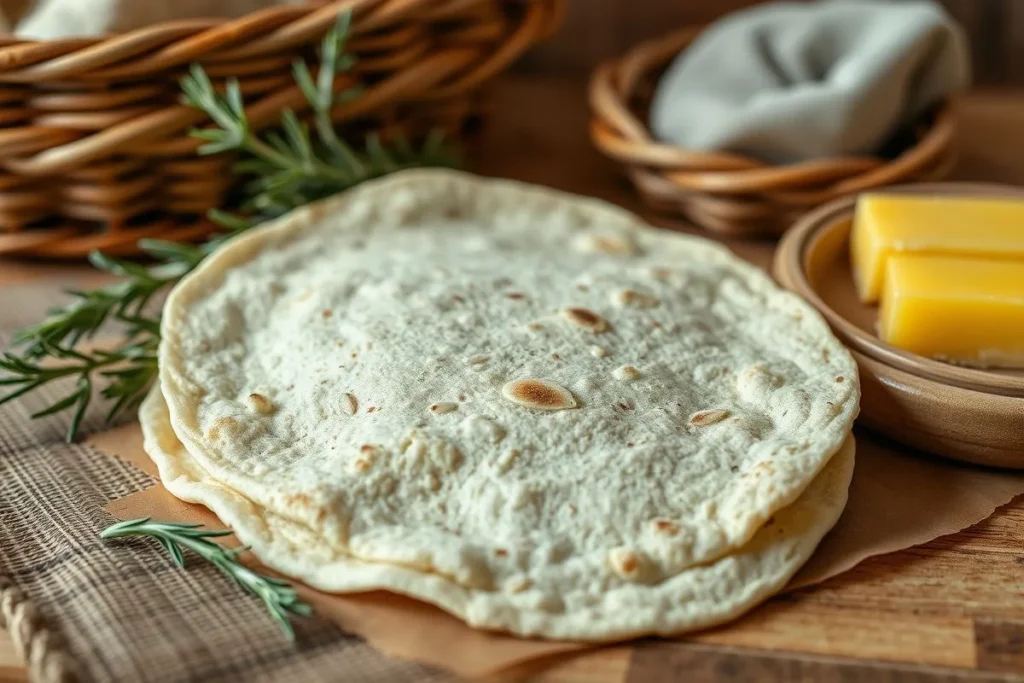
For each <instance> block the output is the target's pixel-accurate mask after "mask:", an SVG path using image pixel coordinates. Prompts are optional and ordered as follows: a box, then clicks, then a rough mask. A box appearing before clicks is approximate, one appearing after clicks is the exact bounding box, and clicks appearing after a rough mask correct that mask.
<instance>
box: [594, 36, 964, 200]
mask: <svg viewBox="0 0 1024 683" xmlns="http://www.w3.org/2000/svg"><path fill="white" fill-rule="evenodd" d="M704 28H705V26H704V25H696V26H687V27H684V28H682V29H678V30H676V31H672V32H670V33H668V34H667V35H665V36H661V37H658V38H654V39H651V40H648V41H644V42H642V43H640V44H638V45H636V46H634V47H633V48H631V49H630V50H628V51H627V52H626V53H625V54H623V55H622V56H621V57H619V58H617V59H612V60H608V61H605V62H603V63H602V64H601V65H599V66H598V68H597V69H596V70H595V71H594V73H593V75H592V77H591V81H590V88H589V98H590V104H591V108H592V110H593V113H594V118H593V119H592V121H591V124H590V125H591V136H592V138H593V139H594V141H595V143H596V144H597V146H598V147H599V148H600V149H601V150H602V151H603V152H604V153H605V154H607V155H608V156H609V157H611V158H613V159H615V160H617V161H619V162H621V163H625V164H629V165H637V166H642V167H644V168H647V169H651V170H654V171H661V172H663V173H666V174H668V175H669V176H670V177H671V179H672V180H673V181H674V182H676V183H677V184H679V185H680V186H681V187H685V188H687V189H690V190H694V191H703V192H710V193H725V194H734V193H749V192H757V191H768V190H783V189H786V188H791V187H792V188H796V187H800V186H804V185H806V183H807V182H809V181H810V182H814V184H816V185H819V186H820V185H822V184H825V183H827V181H828V178H831V177H834V178H835V182H834V183H829V184H831V185H832V186H833V187H835V188H836V190H837V191H839V192H848V191H856V189H857V187H858V186H860V185H873V184H876V183H875V181H876V178H878V177H880V176H883V177H884V176H888V175H889V174H891V173H894V172H896V171H899V170H900V169H899V168H894V167H896V166H917V165H921V164H926V163H927V162H929V161H930V160H932V159H933V158H934V157H935V156H936V155H938V154H940V153H941V152H942V151H943V150H944V149H945V148H947V147H948V146H949V143H950V142H951V139H952V136H953V133H954V129H955V125H954V118H955V117H954V110H955V105H956V101H957V97H956V96H951V97H947V98H945V99H944V100H943V101H941V102H940V103H938V104H937V105H936V106H935V107H934V108H933V110H932V112H930V115H932V116H933V117H934V118H933V121H932V124H931V125H930V126H928V129H927V130H926V131H925V132H924V134H923V135H921V136H920V137H919V138H918V139H917V141H916V142H915V144H913V145H911V146H909V147H907V148H906V149H904V150H903V151H901V152H900V154H899V155H897V156H896V157H893V158H882V157H877V156H836V157H829V158H824V159H813V160H807V161H800V162H794V163H791V164H772V163H768V162H764V161H761V160H758V159H755V158H753V157H750V156H747V155H744V154H739V153H736V152H729V151H714V150H697V149H692V148H687V147H682V146H678V145H673V144H671V143H667V142H663V141H659V140H657V139H655V138H654V136H653V135H652V134H651V131H650V129H649V128H648V126H647V124H646V122H644V121H643V120H642V119H641V117H639V116H637V115H636V112H635V110H634V108H633V105H634V103H633V99H634V96H635V87H636V86H637V84H638V83H639V82H641V81H642V80H643V79H644V78H646V77H648V76H650V74H651V73H652V72H654V71H657V70H660V69H662V68H664V67H665V65H667V63H668V62H669V61H671V60H672V59H673V58H674V57H675V56H676V55H678V54H679V52H680V51H681V50H683V49H685V47H686V46H687V45H688V44H689V43H690V42H692V40H693V39H694V38H696V37H697V36H698V35H699V34H700V33H701V31H703V30H704ZM796 203H804V202H802V201H797V202H796Z"/></svg>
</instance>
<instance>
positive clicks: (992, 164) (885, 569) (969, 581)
mask: <svg viewBox="0 0 1024 683" xmlns="http://www.w3.org/2000/svg"><path fill="white" fill-rule="evenodd" d="M584 87H585V81H584V79H582V78H574V79H537V78H531V77H516V78H510V79H507V80H506V81H505V82H504V83H502V84H501V85H500V87H498V88H497V90H496V92H495V97H494V100H493V101H492V103H491V108H492V113H493V119H492V122H491V123H490V124H489V125H488V126H487V127H486V128H485V130H484V131H483V133H482V137H481V139H480V140H479V142H478V144H476V145H475V146H474V148H473V150H472V152H473V158H474V160H475V168H476V169H477V170H479V171H480V172H483V173H486V174H491V175H503V176H508V177H512V178H518V179H522V180H528V181H532V182H538V183H543V184H548V185H552V186H555V187H558V188H561V189H564V190H569V191H575V192H581V193H586V194H592V195H597V196H601V197H604V198H606V199H609V200H611V201H615V202H617V203H620V204H623V205H625V206H627V207H629V208H632V209H637V208H638V203H637V201H636V198H635V196H634V195H633V193H632V190H631V188H630V187H629V185H628V184H627V183H626V182H625V181H624V179H623V178H622V177H621V176H620V175H619V171H618V169H617V168H616V167H615V166H614V165H613V164H611V163H610V162H609V161H607V160H606V159H604V158H603V157H602V156H601V155H599V154H598V153H597V152H596V151H594V150H593V149H592V148H591V146H590V143H589V141H588V139H587V136H586V131H585V125H586V122H587V119H588V114H587V110H586V106H585V99H584ZM962 110H963V131H962V134H961V135H960V140H959V143H960V146H961V148H962V154H961V158H962V159H963V162H962V166H961V168H960V169H959V170H958V172H957V177H958V178H960V179H980V180H993V181H1003V182H1011V183H1016V184H1022V183H1024V136H1022V135H1020V134H1019V128H1020V126H1021V122H1024V95H1007V94H1003V93H977V94H974V95H972V96H971V97H969V98H968V99H967V100H966V101H965V102H964V103H963V107H962ZM652 219H653V220H655V221H657V222H659V223H664V221H661V220H659V219H658V218H657V217H652ZM672 225H673V227H677V228H680V229H686V226H681V225H678V224H672ZM730 246H731V247H732V248H733V249H734V250H735V251H737V252H738V253H739V254H740V255H742V256H744V257H746V258H750V259H751V260H754V261H757V262H759V263H767V262H768V259H769V257H770V253H771V251H772V245H771V244H769V243H766V242H737V243H730ZM89 273H90V271H88V269H85V268H78V269H70V270H69V269H55V268H53V267H47V266H41V265H26V264H19V265H13V264H5V265H0V286H18V285H20V284H23V283H26V282H30V281H55V279H61V280H63V279H65V278H67V279H76V278H79V277H82V276H85V277H93V276H92V275H90V274H89ZM1022 529H1024V501H1018V502H1016V503H1013V504H1011V505H1009V506H1007V507H1005V508H1003V509H1002V510H1000V511H998V512H997V513H996V514H995V515H994V516H993V517H992V518H990V519H989V520H987V521H985V522H983V523H981V524H979V525H977V526H975V527H973V528H971V529H968V530H966V531H963V532H961V533H958V534H955V535H953V536H949V537H946V538H942V539H938V540H936V541H933V542H931V543H928V544H926V545H923V546H920V547H917V548H912V549H909V550H905V551H902V552H898V553H893V554H890V555H885V556H881V557H876V558H872V559H869V560H867V561H865V562H863V563H861V564H860V565H859V566H857V567H856V568H854V569H853V570H851V571H849V572H847V573H845V574H843V575H841V576H838V577H836V578H834V579H832V580H830V581H827V582H825V583H824V584H821V585H819V586H815V587H813V588H809V589H805V590H801V591H796V592H794V593H791V594H787V595H783V596H781V597H778V598H776V599H774V600H772V601H770V602H768V603H767V604H766V605H764V606H762V607H761V608H759V609H757V610H755V611H754V612H752V613H751V614H750V615H748V616H747V617H745V618H744V619H742V620H741V621H739V622H738V623H736V624H734V625H731V626H729V627H723V628H719V629H715V630H712V631H708V632H705V633H701V634H697V635H694V636H692V637H691V638H689V639H688V640H687V641H673V642H667V641H656V640H648V641H643V642H642V643H640V644H638V646H637V647H636V648H634V649H632V650H630V649H629V648H625V647H617V648H607V649H603V650H596V651H592V652H589V653H585V654H582V655H580V656H577V657H574V658H571V659H568V660H566V661H564V662H562V663H561V664H560V666H558V667H557V668H554V669H550V670H547V671H544V672H543V673H540V674H537V675H536V676H534V677H532V678H533V680H537V681H543V683H584V682H586V683H625V682H626V681H629V682H631V683H632V682H635V683H661V682H662V681H665V682H668V681H677V680H678V681H687V682H689V683H733V682H739V681H744V682H746V681H764V682H766V683H773V682H775V681H779V682H782V681H786V682H788V681H809V682H819V681H820V682H823V683H831V682H832V681H843V682H844V683H876V682H878V683H919V682H920V683H938V682H954V681H955V682H961V681H963V682H970V683H982V682H984V683H988V682H989V681H1009V680H1018V679H1020V677H1021V675H1024V580H1022V579H1024V533H1022V532H1021V530H1022ZM12 675H13V676H22V677H23V670H21V669H20V668H18V666H17V662H16V658H15V657H13V649H12V648H11V646H10V644H9V641H7V640H5V639H3V638H2V637H0V681H7V680H12V679H11V678H10V676H12ZM22 679H24V677H23V678H22ZM13 680H18V679H17V678H15V679H13Z"/></svg>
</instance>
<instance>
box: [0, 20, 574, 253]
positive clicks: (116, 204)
mask: <svg viewBox="0 0 1024 683" xmlns="http://www.w3.org/2000/svg"><path fill="white" fill-rule="evenodd" d="M563 9H564V0H309V1H308V2H307V3H305V4H301V5H278V6H273V7H270V8H268V9H265V10H262V11H259V12H255V13H253V14H250V15H248V16H245V17H240V18H237V19H196V20H184V21H174V22H168V23H162V24H157V25H154V26H149V27H146V28H141V29H138V30H135V31H131V32H128V33H124V34H113V35H108V36H102V37H96V38H69V39H62V40H51V41H27V40H21V39H18V38H15V37H13V36H0V256H13V255H17V256H33V257H48V258H81V257H83V256H85V255H87V254H88V253H89V252H90V251H92V250H93V249H102V250H104V251H106V252H107V253H110V254H117V255H130V254H134V253H137V251H136V250H137V247H136V243H137V241H138V240H139V239H140V238H143V237H148V238H154V237H158V238H161V239H166V240H191V239H198V238H201V237H202V236H204V235H205V234H207V233H209V232H210V231H211V230H212V229H213V225H212V224H211V223H209V222H208V221H207V220H206V219H205V218H204V215H205V213H206V211H207V210H209V209H211V208H214V207H219V206H221V205H222V203H223V202H224V201H225V198H226V197H228V196H229V192H230V191H231V190H232V186H233V184H234V183H235V178H234V176H233V174H232V172H231V165H232V162H233V161H234V157H233V156H232V155H231V154H217V155H213V156H206V157H200V156H197V154H196V151H197V149H198V148H199V147H200V146H201V145H202V144H203V143H202V141H200V140H197V139H196V138H194V137H192V136H190V134H189V131H190V129H191V128H193V127H196V126H202V125H203V124H204V123H205V121H206V115H205V114H204V113H202V112H199V111H197V110H195V109H192V108H190V107H188V106H186V105H184V104H183V103H182V101H181V87H180V84H179V83H180V79H181V77H182V76H183V75H184V74H185V73H186V72H187V71H188V69H189V67H190V65H192V64H198V65H200V66H201V67H203V69H204V70H205V71H206V73H207V74H208V75H209V77H210V78H211V79H212V81H213V83H214V84H215V85H216V86H217V87H219V88H223V86H224V82H225V80H226V79H227V78H237V79H238V81H239V84H240V88H241V92H242V94H243V96H244V97H245V102H246V113H247V116H248V118H249V122H250V124H251V127H252V129H253V130H255V131H259V130H261V129H264V128H267V127H270V126H275V125H278V124H279V122H280V117H281V113H282V111H283V110H284V109H286V108H291V109H294V110H295V111H296V112H297V114H298V115H299V116H300V117H302V116H304V111H305V110H306V109H308V104H307V102H306V101H305V98H304V96H303V94H302V91H301V89H300V88H299V87H298V86H297V85H296V83H295V80H294V77H293V75H292V64H293V62H294V61H295V60H297V59H305V60H307V61H309V60H313V59H314V58H315V50H316V47H317V45H318V44H319V42H320V40H321V38H322V37H323V35H324V34H325V33H327V31H328V30H329V29H330V28H331V27H332V26H333V25H334V24H335V22H336V21H337V19H338V16H339V15H340V14H342V13H344V12H351V15H352V25H351V31H350V39H349V41H348V44H347V49H348V51H349V53H350V54H352V55H353V56H354V57H355V58H356V61H355V66H354V67H353V68H352V69H351V70H349V71H346V72H344V73H341V74H339V75H338V81H337V82H336V87H337V88H338V89H343V88H358V89H360V91H361V95H360V96H359V97H358V98H356V99H354V100H352V101H349V102H346V103H344V104H340V105H338V106H337V107H336V109H335V110H334V112H333V118H334V120H335V122H336V123H337V124H338V126H339V130H340V133H341V135H343V136H352V139H354V140H362V139H363V137H364V136H365V135H366V134H367V133H370V132H377V133H379V134H380V136H381V138H382V139H385V140H387V139H389V138H390V137H393V136H397V135H402V136H406V137H408V138H409V139H410V140H416V139H417V138H418V137H421V136H423V135H425V134H426V133H428V132H429V131H431V130H435V129H439V130H443V131H444V132H446V133H447V134H448V135H449V136H450V137H455V136H458V135H459V134H460V133H461V132H463V130H464V127H465V124H466V122H467V121H471V120H473V119H474V118H475V117H477V115H478V114H479V113H480V109H481V86H482V85H484V84H486V83H487V82H488V81H489V80H490V79H492V78H493V77H494V76H495V75H496V74H498V73H500V72H501V71H502V70H504V69H505V68H506V67H507V66H508V65H509V64H511V62H512V61H513V60H515V59H516V58H517V57H518V56H519V55H521V54H522V53H523V52H524V51H525V50H526V49H527V48H529V47H530V46H531V45H532V44H534V43H535V42H537V41H538V40H540V39H542V38H544V37H547V36H548V35H550V33H551V32H552V31H553V29H554V28H555V27H556V26H557V25H558V24H559V22H560V19H561V17H562V12H563Z"/></svg>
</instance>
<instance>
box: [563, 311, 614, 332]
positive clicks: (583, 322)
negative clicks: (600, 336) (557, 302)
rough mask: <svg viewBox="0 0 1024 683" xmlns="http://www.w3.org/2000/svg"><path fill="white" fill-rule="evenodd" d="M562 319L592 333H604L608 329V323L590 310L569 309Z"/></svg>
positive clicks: (564, 312)
mask: <svg viewBox="0 0 1024 683" xmlns="http://www.w3.org/2000/svg"><path fill="white" fill-rule="evenodd" d="M562 317H564V318H565V319H566V320H568V321H569V322H571V323H572V324H574V325H579V326H580V327H583V328H586V329H588V330H590V331H591V332H604V331H605V330H607V329H608V321H607V320H605V319H604V318H602V317H601V316H599V315H598V314H597V313H594V312H593V311H591V310H590V309H588V308H576V307H573V308H567V309H565V310H564V311H562Z"/></svg>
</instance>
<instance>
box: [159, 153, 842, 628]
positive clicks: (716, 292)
mask: <svg viewBox="0 0 1024 683" xmlns="http://www.w3.org/2000/svg"><path fill="white" fill-rule="evenodd" d="M162 339H163V341H162V344H161V348H160V381H161V387H162V391H163V395H164V396H165V397H166V399H167V402H168V406H169V411H170V415H171V424H172V427H173V430H174V432H175V433H176V434H177V437H178V438H179V439H180V440H181V442H182V443H183V444H184V445H185V447H186V448H187V449H188V451H189V452H190V453H191V455H192V457H193V458H194V459H195V460H196V461H197V463H198V464H199V466H200V467H201V468H202V470H203V471H204V472H206V473H208V475H209V476H210V477H211V478H212V479H213V480H215V481H216V482H219V483H220V484H223V485H224V486H226V487H228V488H230V489H233V490H235V491H237V492H238V493H239V494H241V495H242V496H244V497H245V498H247V499H248V500H251V501H252V502H253V503H254V504H256V505H258V506H259V507H260V508H261V509H263V510H266V511H267V512H268V513H272V514H274V515H277V516H279V517H281V518H283V519H287V520H290V521H292V522H295V523H296V524H298V525H301V526H302V527H304V528H308V529H311V530H313V532H314V533H315V534H316V535H317V537H320V538H323V539H325V540H326V542H327V543H328V544H329V545H330V546H331V547H335V548H339V549H341V550H343V551H344V552H345V553H346V554H347V555H349V556H351V557H354V558H358V559H360V560H364V561H366V562H370V563H376V564H385V563H386V564H390V565H396V566H397V565H400V566H404V567H408V568H409V569H410V570H412V571H415V572H420V573H429V574H433V575H437V576H438V577H440V579H443V580H444V581H446V582H447V583H450V584H453V585H459V586H462V587H464V588H466V589H468V590H471V591H473V592H474V593H473V594H474V595H476V594H484V593H488V594H495V593H499V592H500V593H502V594H505V595H506V596H509V597H508V599H509V600H511V601H512V602H513V603H515V604H520V605H521V608H522V609H524V610H525V609H528V608H529V609H537V610H547V611H548V612H550V614H551V615H552V619H555V620H557V618H556V615H559V614H580V613H587V611H588V610H605V611H607V610H618V609H627V608H628V609H629V610H633V609H634V607H635V605H634V603H633V600H634V598H636V599H637V600H639V599H640V596H643V595H648V594H649V591H645V590H643V589H644V588H645V587H651V586H658V585H663V584H664V583H665V582H666V581H669V580H671V579H672V578H673V577H675V576H677V575H680V573H682V572H683V571H684V570H686V569H687V568H690V567H694V566H697V565H702V564H707V563H709V562H713V561H714V560H716V559H717V558H720V557H723V556H724V555H726V554H728V553H733V552H735V551H737V550H738V549H740V548H742V547H744V546H745V545H746V544H747V543H749V542H750V541H751V539H752V538H753V537H754V535H755V533H757V531H758V530H759V529H760V528H761V527H762V525H763V524H764V523H765V522H766V521H767V520H768V519H769V518H770V517H771V516H772V515H773V514H774V513H775V512H776V511H778V510H780V509H782V508H784V507H786V506H787V505H790V504H791V503H793V502H794V501H795V500H796V499H797V498H798V497H799V496H800V495H801V493H802V492H803V491H804V489H805V488H806V487H807V486H808V485H809V484H810V483H811V482H812V481H813V480H814V479H815V477H816V476H817V475H818V473H819V472H821V470H822V468H824V467H825V465H826V463H827V462H828V460H829V458H830V457H831V456H832V455H833V454H834V453H835V452H836V451H837V450H838V449H839V447H840V446H841V445H842V443H843V442H844V441H845V440H846V438H847V436H848V434H849V432H850V428H851V424H852V421H853V418H854V416H855V414H856V411H857V404H858V399H859V386H858V382H857V374H856V367H855V365H854V362H853V360H852V358H851V357H850V355H849V354H848V353H847V352H846V350H845V349H843V347H842V346H841V345H840V343H839V342H838V341H837V340H836V339H835V337H833V336H832V334H831V333H830V331H829V330H828V328H827V326H826V325H825V323H824V322H823V321H822V319H821V318H820V317H819V316H818V314H817V313H816V312H815V311H814V310H813V309H812V308H811V307H810V306H808V305H807V304H805V303H804V302H802V301H801V300H800V299H798V298H797V297H795V296H794V295H791V294H789V293H786V292H783V291H781V290H780V289H778V288H777V287H776V286H775V285H774V284H773V283H772V282H771V281H770V280H769V279H768V278H767V276H765V275H764V274H763V273H762V272H761V271H759V270H758V269H756V268H754V267H752V266H750V265H749V264H746V263H745V262H743V261H741V260H739V259H737V258H735V257H734V256H732V255H731V254H730V253H729V252H728V251H727V250H725V249H724V248H722V247H720V246H718V245H715V244H713V243H710V242H708V241H706V240H702V239H697V238H693V237H687V236H683V235H679V234H675V233H670V232H667V231H659V230H655V229H652V228H649V227H646V226H644V224H643V223H642V222H641V221H640V220H639V219H637V218H636V217H635V216H632V215H631V214H628V213H626V212H624V211H621V210H619V209H616V208H614V207H611V206H609V205H606V204H604V203H602V202H597V201H593V200H586V199H581V198H577V197H572V196H569V195H564V194H561V193H556V192H553V191H550V190H544V189H540V188H533V187H529V186H523V185H519V184H516V183H511V182H507V181H493V180H484V179H480V178H475V177H473V176H469V175H466V174H461V173H455V172H450V171H415V172H406V173H402V174H396V175H394V176H390V177H388V178H386V179H383V180H380V181H376V182H374V183H368V184H364V185H362V186H360V187H358V188H356V189H355V190H352V191H350V192H348V193H346V194H344V195H343V196H341V197H338V198H334V199H331V200H328V201H326V202H323V203H321V204H318V205H315V206H313V207H310V208H307V209H303V210H300V211H297V212H295V213H292V214H290V215H289V216H288V217H285V218H284V219H282V220H280V221H277V222H275V223H274V224H272V225H269V226H266V227H262V228H259V229H257V230H254V231H252V232H250V233H248V234H245V235H243V236H241V237H239V238H238V239H235V240H233V241H232V242H231V243H230V244H228V245H226V246H225V247H223V248H222V249H221V250H220V251H218V252H217V253H216V254H214V255H213V256H212V257H211V258H209V259H207V260H206V261H205V262H204V263H203V264H202V265H201V266H200V267H199V268H198V269H197V270H196V271H195V272H194V273H193V274H192V275H190V276H189V277H187V278H186V279H185V280H184V281H183V282H182V283H180V284H179V285H178V286H177V287H176V288H175V290H174V291H173V292H172V294H171V295H170V297H169V299H168V301H167V304H166V306H165V311H164V316H163V328H162ZM397 589H398V590H401V587H398V588H397ZM516 595H522V596H524V597H521V598H515V597H514V596H516ZM533 606H535V607H533ZM638 609H639V608H638ZM639 611H640V612H642V611H643V610H639ZM464 616H465V617H466V618H467V620H469V621H470V622H471V623H480V618H478V617H477V616H476V615H475V614H473V613H468V612H467V613H465V614H464ZM488 619H490V618H488ZM582 628H583V627H582V626H581V629H582ZM595 628H600V627H599V626H597V627H595ZM583 631H586V629H583ZM561 633H562V634H563V635H566V634H567V632H561ZM580 637H585V636H584V635H581V636H580Z"/></svg>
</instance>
